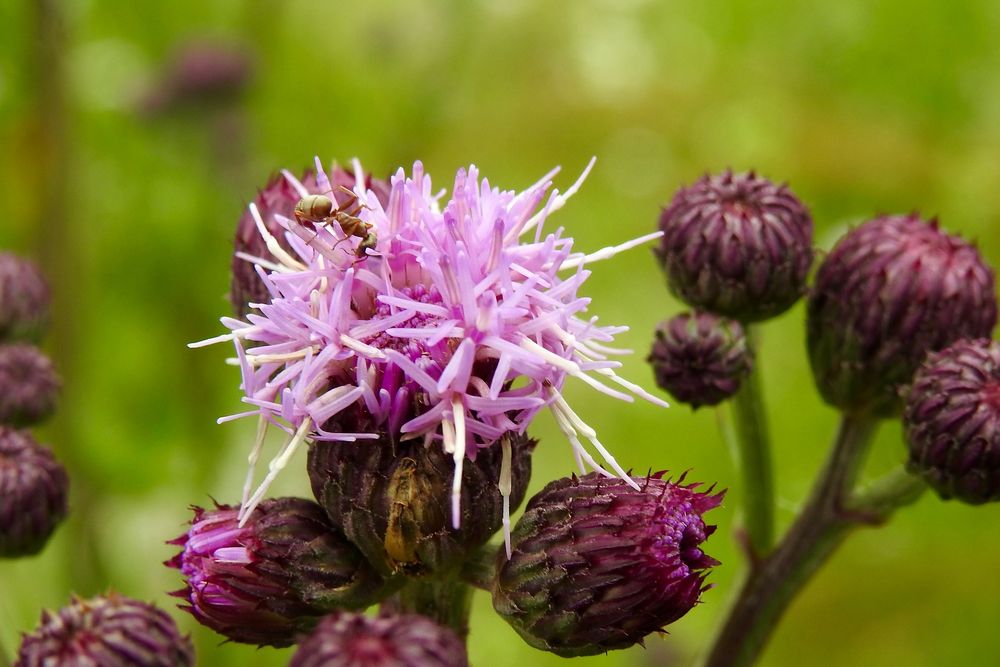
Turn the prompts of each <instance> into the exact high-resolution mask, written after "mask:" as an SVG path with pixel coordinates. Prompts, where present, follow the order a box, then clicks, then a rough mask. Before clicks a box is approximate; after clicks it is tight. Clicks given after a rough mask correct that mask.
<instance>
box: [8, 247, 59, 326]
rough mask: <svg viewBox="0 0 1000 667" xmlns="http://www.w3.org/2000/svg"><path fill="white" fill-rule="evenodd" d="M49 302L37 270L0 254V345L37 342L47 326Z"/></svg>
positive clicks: (44, 284) (11, 256) (46, 288)
mask: <svg viewBox="0 0 1000 667" xmlns="http://www.w3.org/2000/svg"><path fill="white" fill-rule="evenodd" d="M49 301H50V296H49V285H48V282H47V281H46V280H45V276H43V275H42V272H41V271H40V270H39V268H38V266H36V265H35V263H34V262H30V261H28V260H26V259H22V258H20V257H18V256H17V255H12V254H10V253H6V252H0V341H10V340H36V339H38V338H39V337H40V336H41V334H42V333H43V332H44V330H45V328H46V326H47V325H48V321H49Z"/></svg>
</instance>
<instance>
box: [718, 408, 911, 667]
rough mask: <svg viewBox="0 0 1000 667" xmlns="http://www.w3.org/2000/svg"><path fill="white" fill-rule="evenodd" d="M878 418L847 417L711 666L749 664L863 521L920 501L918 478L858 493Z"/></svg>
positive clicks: (746, 589)
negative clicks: (796, 599)
mask: <svg viewBox="0 0 1000 667" xmlns="http://www.w3.org/2000/svg"><path fill="white" fill-rule="evenodd" d="M877 426H878V422H877V420H875V419H873V418H869V417H856V416H850V415H844V416H843V417H842V419H841V423H840V429H839V431H838V433H837V438H836V440H835V442H834V446H833V451H832V453H831V454H830V458H829V460H828V461H827V463H826V466H825V467H824V468H823V470H822V472H821V473H820V475H819V478H818V479H817V480H816V483H815V485H814V487H813V492H812V496H811V497H810V499H809V501H808V502H807V503H806V505H805V507H804V508H803V509H802V511H801V512H800V513H799V516H798V518H797V519H796V520H795V523H794V524H793V525H792V527H791V528H790V529H789V530H788V533H787V534H786V535H785V536H784V538H783V539H782V540H781V542H780V543H779V544H778V546H777V547H776V548H775V550H774V551H773V552H772V553H771V554H769V555H768V556H767V557H765V558H764V559H763V560H762V561H760V563H758V566H757V567H756V568H752V569H751V570H750V572H749V574H748V576H747V579H746V581H745V582H744V583H743V586H742V588H741V590H740V592H739V594H738V596H737V599H736V602H735V604H734V605H733V607H732V608H731V609H730V612H729V616H728V618H727V619H726V621H725V623H724V625H723V627H722V631H721V632H720V633H719V635H718V637H717V638H716V640H715V642H714V644H713V646H712V648H711V650H710V652H709V654H708V656H707V659H706V660H705V661H704V662H703V663H702V664H703V665H704V666H705V667H749V665H752V664H754V662H755V661H756V660H757V658H758V657H760V654H761V652H762V651H763V649H764V647H765V646H766V644H767V641H768V639H770V637H771V634H772V632H773V631H774V629H775V627H776V626H777V624H778V622H779V621H780V619H781V616H782V614H783V613H784V612H785V610H786V609H787V608H788V605H789V604H790V603H791V601H792V600H793V599H794V597H795V596H796V595H797V594H798V593H799V591H800V590H801V589H802V587H803V586H804V585H805V583H806V582H807V581H809V579H810V577H811V576H812V575H813V574H814V573H815V572H816V570H818V569H819V567H820V566H821V565H823V564H824V563H825V562H826V560H827V559H828V558H829V557H830V556H831V555H832V554H833V553H834V551H836V549H837V547H838V546H840V544H841V542H842V541H843V540H844V538H845V537H846V536H847V535H848V533H850V531H851V530H853V529H854V528H856V527H858V526H861V525H870V524H872V523H881V522H882V521H884V520H885V519H888V518H889V516H890V515H891V514H892V511H893V510H895V509H896V508H898V507H901V506H902V505H904V504H908V503H909V502H912V501H913V500H915V499H916V497H917V496H918V495H919V494H916V495H914V490H913V489H914V486H913V484H912V483H909V482H906V483H904V480H902V479H901V478H900V477H899V476H898V475H897V474H891V475H888V476H886V477H885V478H883V479H882V480H879V481H878V482H876V483H874V484H873V485H871V486H870V487H868V489H866V490H865V491H864V492H862V493H860V494H858V495H857V496H854V497H853V501H852V496H851V491H852V489H853V488H854V485H855V482H856V481H857V478H858V475H859V473H860V471H861V467H862V464H863V463H864V461H865V456H866V454H867V452H868V448H869V444H870V443H871V439H872V436H873V435H874V434H875V431H876V429H877Z"/></svg>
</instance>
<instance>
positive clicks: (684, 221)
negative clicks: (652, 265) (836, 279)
mask: <svg viewBox="0 0 1000 667" xmlns="http://www.w3.org/2000/svg"><path fill="white" fill-rule="evenodd" d="M812 227H813V224H812V218H811V217H810V215H809V211H808V210H807V209H806V207H805V206H804V205H803V204H802V202H800V201H799V200H798V199H797V198H796V197H795V195H794V194H792V192H791V190H789V189H788V187H787V186H785V185H775V184H774V183H772V182H771V181H769V180H767V179H765V178H761V177H760V176H758V175H756V174H755V173H754V172H752V171H751V172H749V173H743V174H734V173H733V172H732V171H726V172H723V173H722V174H718V175H715V176H708V175H705V176H703V177H702V178H700V179H699V180H698V181H696V182H695V183H694V184H693V185H691V186H689V187H685V188H681V189H680V190H678V191H677V194H675V195H674V198H673V200H672V201H671V202H670V205H669V206H668V207H667V208H666V209H664V211H663V213H662V214H661V215H660V230H661V231H662V232H663V237H662V240H661V242H660V248H659V250H658V251H657V257H658V258H659V259H660V262H661V263H662V265H663V269H664V271H665V272H666V274H667V281H668V283H669V284H670V288H671V289H672V290H673V291H674V292H675V293H676V294H677V296H678V297H680V298H681V299H683V300H684V301H685V302H687V303H688V304H690V305H691V306H694V307H695V308H698V309H703V310H707V311H710V312H713V313H718V314H720V315H726V316H728V317H732V318H734V319H737V320H740V321H743V322H755V321H759V320H766V319H768V318H771V317H774V316H775V315H779V314H781V313H783V312H784V311H785V310H787V309H788V308H789V307H790V306H791V305H792V304H794V303H795V302H796V301H798V299H799V297H800V296H802V294H803V292H804V291H805V286H806V277H807V275H808V273H809V266H810V265H811V264H812V257H813V252H812Z"/></svg>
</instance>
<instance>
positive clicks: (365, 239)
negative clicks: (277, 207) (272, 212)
mask: <svg viewBox="0 0 1000 667" xmlns="http://www.w3.org/2000/svg"><path fill="white" fill-rule="evenodd" d="M337 187H338V188H339V189H340V190H341V191H343V192H345V193H347V194H348V195H350V199H349V200H348V202H347V203H346V204H345V205H344V206H339V205H337V204H336V203H335V201H334V200H333V199H331V198H330V197H327V196H326V195H306V196H305V197H303V198H302V199H300V200H299V201H298V203H297V204H296V205H295V219H296V220H298V221H299V224H302V225H305V223H306V222H311V223H313V224H315V225H328V224H330V223H331V222H336V223H337V224H339V225H340V229H341V231H343V232H344V235H345V237H346V238H345V239H344V240H346V239H347V238H351V237H352V236H354V237H357V238H359V239H361V243H359V244H358V247H357V249H356V250H355V253H354V254H355V256H356V257H357V258H358V259H364V258H365V257H367V256H368V250H369V249H370V250H374V249H375V245H376V244H377V242H378V239H377V238H376V237H375V232H374V231H372V225H371V223H368V222H365V221H364V220H362V219H361V218H359V217H358V213H360V212H361V209H362V208H365V205H364V204H362V203H361V202H360V201H359V200H358V195H357V194H355V193H354V192H353V191H352V190H348V189H347V188H345V187H344V186H342V185H340V186H337ZM331 194H332V193H331ZM338 243H339V241H338Z"/></svg>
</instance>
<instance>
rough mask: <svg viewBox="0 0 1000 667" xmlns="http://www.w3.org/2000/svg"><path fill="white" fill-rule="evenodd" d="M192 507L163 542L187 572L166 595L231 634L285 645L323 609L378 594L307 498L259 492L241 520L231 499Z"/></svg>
mask: <svg viewBox="0 0 1000 667" xmlns="http://www.w3.org/2000/svg"><path fill="white" fill-rule="evenodd" d="M194 512H195V516H194V520H193V521H192V524H191V529H190V530H189V531H188V532H187V533H186V534H184V535H182V536H180V537H179V538H177V539H176V540H173V541H172V542H171V544H177V545H179V546H181V547H182V548H183V551H181V553H179V554H177V555H176V556H175V557H174V558H173V559H171V560H170V561H168V562H167V563H166V565H168V566H170V567H176V568H178V569H179V570H180V571H181V573H182V574H184V576H185V577H186V580H187V581H186V584H187V585H186V587H185V588H184V589H182V590H180V591H177V592H176V593H174V595H176V596H177V597H180V598H183V599H184V600H186V601H187V603H188V604H187V605H185V606H182V608H183V609H185V610H187V611H189V612H190V613H191V614H192V615H193V616H194V617H195V618H196V619H197V620H198V621H199V622H201V623H202V624H203V625H206V626H208V627H209V628H212V629H213V630H215V631H216V632H218V633H220V634H222V635H225V636H226V637H228V638H229V639H231V640H233V641H237V642H243V643H247V644H258V645H261V646H264V645H268V646H289V645H291V644H293V643H294V642H295V638H296V636H297V635H298V634H300V633H301V632H304V631H307V630H309V629H311V628H312V627H313V626H314V625H315V623H316V621H317V620H318V619H319V617H321V616H322V615H323V614H326V613H328V612H330V611H332V610H333V609H337V608H341V607H343V608H349V609H363V608H365V607H367V606H369V605H371V604H373V603H375V602H377V601H378V600H379V599H380V597H381V596H382V594H383V590H384V588H385V586H384V583H383V581H382V579H381V578H380V577H379V576H378V575H377V574H376V573H375V572H374V570H372V569H371V567H370V566H369V565H368V564H367V563H366V562H365V560H364V558H363V557H362V556H361V554H360V552H358V550H357V549H356V548H354V546H353V545H351V543H350V542H348V541H347V539H346V538H344V537H343V535H341V534H340V532H339V531H337V530H336V529H335V528H334V527H333V526H331V525H330V523H329V521H328V519H327V517H326V514H325V513H324V512H323V509H322V508H321V507H320V506H319V505H317V504H316V503H314V502H312V501H309V500H304V499H300V498H275V499H270V500H265V501H264V502H262V503H261V504H260V505H258V506H257V509H256V510H255V511H254V513H253V515H251V517H250V519H249V521H248V522H247V523H246V524H245V525H244V526H243V527H240V526H239V522H238V519H237V516H238V510H237V508H235V507H230V506H226V505H219V506H218V507H217V508H216V509H215V510H204V509H201V508H199V507H196V508H194ZM386 592H387V591H386Z"/></svg>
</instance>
